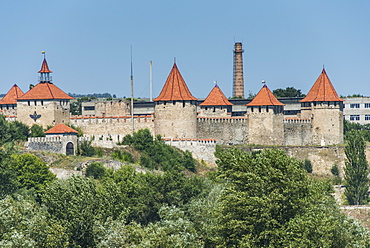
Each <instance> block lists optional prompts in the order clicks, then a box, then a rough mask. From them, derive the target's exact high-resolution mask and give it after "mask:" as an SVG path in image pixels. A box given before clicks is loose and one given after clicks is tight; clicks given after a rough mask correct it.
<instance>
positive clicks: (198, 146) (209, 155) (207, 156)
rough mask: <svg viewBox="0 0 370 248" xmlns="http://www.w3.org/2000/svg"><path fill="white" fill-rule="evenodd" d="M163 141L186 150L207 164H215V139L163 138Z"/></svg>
mask: <svg viewBox="0 0 370 248" xmlns="http://www.w3.org/2000/svg"><path fill="white" fill-rule="evenodd" d="M165 143H166V144H167V145H170V146H174V147H176V148H179V149H180V150H183V151H186V150H188V151H189V152H191V153H192V154H193V157H194V158H195V159H197V160H203V161H205V162H207V163H208V164H209V165H216V157H215V155H214V153H215V151H216V140H213V139H204V140H202V139H165Z"/></svg>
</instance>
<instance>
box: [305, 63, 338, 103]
mask: <svg viewBox="0 0 370 248" xmlns="http://www.w3.org/2000/svg"><path fill="white" fill-rule="evenodd" d="M318 101H320V102H321V101H326V102H327V101H332V102H335V101H340V102H343V100H342V99H341V98H339V96H338V94H337V92H336V91H335V89H334V86H333V85H332V83H331V82H330V79H329V77H328V75H327V74H326V71H325V69H322V72H321V74H320V76H319V78H318V79H317V80H316V82H315V83H314V85H313V86H312V88H311V89H310V91H309V92H308V94H307V96H306V97H305V98H304V99H302V100H301V101H300V102H318Z"/></svg>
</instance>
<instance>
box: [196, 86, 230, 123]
mask: <svg viewBox="0 0 370 248" xmlns="http://www.w3.org/2000/svg"><path fill="white" fill-rule="evenodd" d="M232 105H234V104H232V103H231V102H230V101H229V100H228V99H227V98H226V96H225V94H224V93H223V92H222V90H221V89H220V87H219V86H218V85H217V84H216V85H215V87H213V89H212V91H211V92H210V93H209V95H208V96H207V98H206V99H205V100H204V102H202V103H201V104H199V106H200V113H199V116H200V117H216V116H217V117H226V116H229V117H230V116H231V111H232Z"/></svg>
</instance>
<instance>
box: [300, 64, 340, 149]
mask: <svg viewBox="0 0 370 248" xmlns="http://www.w3.org/2000/svg"><path fill="white" fill-rule="evenodd" d="M300 102H301V117H302V118H310V119H311V123H312V134H313V137H312V142H313V144H316V145H335V144H340V143H343V100H342V99H341V98H340V97H339V96H338V94H337V92H336V91H335V89H334V87H333V85H332V83H331V82H330V79H329V77H328V75H327V74H326V71H325V69H323V70H322V72H321V74H320V76H319V77H318V79H317V80H316V82H315V83H314V85H313V86H312V88H311V89H310V91H309V92H308V94H307V96H306V97H305V98H304V99H302V100H301V101H300Z"/></svg>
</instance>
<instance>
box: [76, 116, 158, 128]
mask: <svg viewBox="0 0 370 248" xmlns="http://www.w3.org/2000/svg"><path fill="white" fill-rule="evenodd" d="M133 120H134V122H135V123H140V122H153V121H154V116H153V115H143V116H134V118H133ZM70 122H71V123H72V124H74V125H77V126H79V125H80V124H82V123H126V122H129V123H132V118H131V116H89V115H87V116H84V115H75V116H71V118H70Z"/></svg>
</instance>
